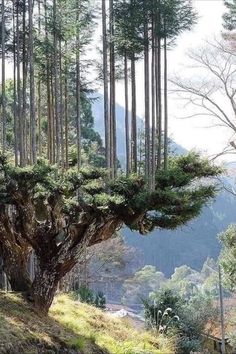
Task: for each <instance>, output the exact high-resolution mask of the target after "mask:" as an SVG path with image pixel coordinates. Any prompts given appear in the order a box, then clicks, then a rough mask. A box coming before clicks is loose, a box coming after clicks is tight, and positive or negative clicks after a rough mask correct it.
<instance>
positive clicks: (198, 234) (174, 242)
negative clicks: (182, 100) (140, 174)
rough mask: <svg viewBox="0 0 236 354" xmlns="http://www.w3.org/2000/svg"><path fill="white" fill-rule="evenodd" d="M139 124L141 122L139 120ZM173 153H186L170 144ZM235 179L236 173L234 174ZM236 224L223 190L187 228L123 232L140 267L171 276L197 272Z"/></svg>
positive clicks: (96, 110) (120, 137) (98, 106)
mask: <svg viewBox="0 0 236 354" xmlns="http://www.w3.org/2000/svg"><path fill="white" fill-rule="evenodd" d="M93 114H94V118H95V129H96V130H97V131H98V132H99V133H100V135H101V136H104V124H103V101H102V96H101V95H98V100H97V101H96V102H95V103H94V104H93ZM116 114H117V152H118V158H119V159H120V161H121V163H124V161H125V131H124V126H125V124H124V108H123V107H121V106H120V105H117V106H116ZM139 122H141V119H139ZM172 150H174V151H175V153H177V154H184V153H186V152H187V151H186V150H185V149H184V148H183V147H181V146H179V145H177V144H175V143H174V142H173V143H172ZM230 171H231V174H230V176H229V177H228V178H227V179H226V183H232V182H233V181H234V178H233V175H234V171H236V163H235V164H233V163H232V164H231V165H230ZM235 176H236V174H235ZM233 222H236V197H234V196H233V195H232V194H230V193H228V192H226V191H222V192H221V193H220V194H219V195H218V196H217V197H216V199H215V201H213V202H212V203H211V204H210V205H208V206H206V207H205V208H204V209H203V212H202V214H201V215H200V216H199V217H198V218H197V219H195V220H193V221H192V222H191V223H189V225H187V226H185V227H183V228H181V229H177V230H175V231H166V230H165V231H163V230H156V231H154V232H152V233H151V234H150V235H148V236H145V237H144V236H140V235H139V234H138V233H136V232H131V231H130V230H128V229H124V230H123V234H124V235H125V240H126V242H127V244H129V245H132V246H133V247H136V248H137V249H138V250H141V251H142V254H143V260H142V261H143V265H145V264H150V265H155V266H156V267H157V269H158V270H160V271H162V272H163V273H164V274H165V275H166V276H170V275H171V274H172V273H173V271H174V268H175V267H178V266H180V265H183V264H186V265H188V266H190V267H191V268H194V269H196V270H200V269H201V267H202V264H203V263H204V261H205V260H206V258H207V257H212V258H215V259H216V258H217V257H218V255H219V252H220V244H219V241H218V238H217V235H218V234H219V233H220V232H222V231H223V230H225V228H226V227H227V226H228V225H229V224H230V223H233Z"/></svg>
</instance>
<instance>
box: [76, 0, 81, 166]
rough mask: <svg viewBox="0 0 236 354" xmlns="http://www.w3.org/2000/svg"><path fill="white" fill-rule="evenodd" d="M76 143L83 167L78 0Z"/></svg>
mask: <svg viewBox="0 0 236 354" xmlns="http://www.w3.org/2000/svg"><path fill="white" fill-rule="evenodd" d="M76 7H77V11H76V28H77V29H76V133H77V134H76V145H77V167H78V168H80V167H81V109H80V104H81V83H80V81H81V78H80V33H79V31H80V30H79V21H80V8H79V1H78V0H77V2H76Z"/></svg>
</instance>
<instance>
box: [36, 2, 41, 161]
mask: <svg viewBox="0 0 236 354" xmlns="http://www.w3.org/2000/svg"><path fill="white" fill-rule="evenodd" d="M38 34H39V36H41V0H38ZM37 96H38V97H37V119H38V152H39V156H41V155H42V137H41V134H42V127H41V79H40V72H39V71H38V80H37Z"/></svg>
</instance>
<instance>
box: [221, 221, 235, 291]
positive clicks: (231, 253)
mask: <svg viewBox="0 0 236 354" xmlns="http://www.w3.org/2000/svg"><path fill="white" fill-rule="evenodd" d="M219 238H220V241H221V243H222V251H221V255H220V264H221V265H222V268H223V271H224V280H225V285H226V287H227V288H228V289H230V290H234V289H236V225H234V224H233V225H230V226H229V227H228V229H227V230H226V231H225V232H223V233H221V234H220V236H219Z"/></svg>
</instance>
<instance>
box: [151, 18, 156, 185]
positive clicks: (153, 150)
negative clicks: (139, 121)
mask: <svg viewBox="0 0 236 354" xmlns="http://www.w3.org/2000/svg"><path fill="white" fill-rule="evenodd" d="M154 26H155V25H154V21H153V22H152V61H151V91H152V95H151V96H152V98H151V99H152V134H151V153H152V154H151V180H152V189H154V188H155V173H156V107H155V105H156V90H155V86H156V79H155V28H154Z"/></svg>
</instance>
